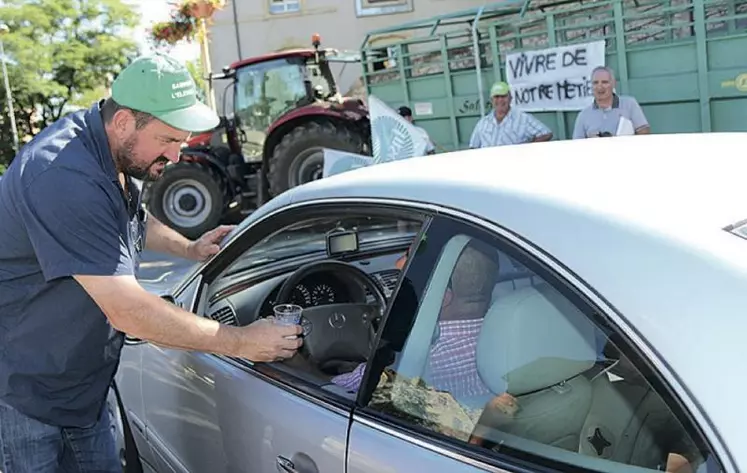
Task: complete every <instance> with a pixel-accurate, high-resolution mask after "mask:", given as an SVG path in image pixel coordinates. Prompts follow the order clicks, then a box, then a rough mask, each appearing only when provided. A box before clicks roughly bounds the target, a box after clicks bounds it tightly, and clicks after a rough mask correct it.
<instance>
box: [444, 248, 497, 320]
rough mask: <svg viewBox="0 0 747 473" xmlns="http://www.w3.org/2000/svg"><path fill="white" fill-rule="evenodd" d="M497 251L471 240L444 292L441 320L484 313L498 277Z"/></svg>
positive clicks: (473, 317)
mask: <svg viewBox="0 0 747 473" xmlns="http://www.w3.org/2000/svg"><path fill="white" fill-rule="evenodd" d="M498 269H499V265H498V253H497V252H496V251H495V250H494V249H493V248H491V247H490V246H489V245H486V244H485V243H482V242H480V241H478V240H475V239H472V240H471V241H470V242H469V243H468V244H467V246H465V247H464V249H463V250H462V253H461V254H460V255H459V258H458V259H457V262H456V265H455V266H454V271H453V272H452V274H451V279H450V281H449V288H447V289H446V293H445V294H444V299H443V304H442V311H441V319H444V320H455V319H475V318H481V317H484V316H485V312H487V310H488V306H489V304H490V301H491V300H492V296H493V288H494V287H495V283H496V281H497V278H498Z"/></svg>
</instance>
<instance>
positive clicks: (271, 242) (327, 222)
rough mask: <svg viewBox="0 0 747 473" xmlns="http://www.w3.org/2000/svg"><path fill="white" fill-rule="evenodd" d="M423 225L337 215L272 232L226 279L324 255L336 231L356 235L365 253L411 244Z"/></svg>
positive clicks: (236, 263)
mask: <svg viewBox="0 0 747 473" xmlns="http://www.w3.org/2000/svg"><path fill="white" fill-rule="evenodd" d="M420 225H421V221H419V220H414V219H409V218H395V217H390V216H372V215H367V214H366V213H364V212H362V213H357V214H356V213H346V214H341V213H335V214H333V215H323V216H319V217H314V218H308V219H303V220H300V221H296V222H294V223H291V224H289V225H287V226H284V227H282V228H281V229H279V230H277V231H275V232H272V233H270V234H268V235H267V236H265V237H264V238H262V239H261V240H260V241H259V242H257V243H256V244H254V245H252V247H251V248H249V249H248V250H247V251H245V252H244V253H243V254H242V255H241V256H239V257H238V258H236V259H235V260H234V261H233V262H232V263H231V264H230V265H229V266H228V268H226V270H225V272H224V275H231V274H233V273H237V272H241V271H244V270H247V269H251V268H253V267H255V266H259V265H262V264H266V263H270V262H274V261H277V260H281V259H284V258H291V257H293V258H295V257H299V256H308V255H312V254H319V253H324V252H326V250H327V235H328V234H329V233H330V232H334V231H355V232H356V233H357V234H358V244H359V246H360V248H361V249H367V248H370V247H372V246H376V245H377V244H379V243H384V242H396V241H397V240H403V241H406V240H411V239H412V238H413V237H414V235H415V234H416V233H417V232H418V230H419V228H420Z"/></svg>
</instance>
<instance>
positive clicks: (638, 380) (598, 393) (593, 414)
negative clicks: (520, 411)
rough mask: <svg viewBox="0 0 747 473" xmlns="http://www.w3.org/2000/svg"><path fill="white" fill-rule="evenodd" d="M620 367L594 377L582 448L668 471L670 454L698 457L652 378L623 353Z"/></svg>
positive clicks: (595, 454)
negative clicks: (614, 371) (616, 375)
mask: <svg viewBox="0 0 747 473" xmlns="http://www.w3.org/2000/svg"><path fill="white" fill-rule="evenodd" d="M620 362H621V363H620V365H621V366H622V368H623V369H622V370H616V373H619V374H621V375H622V376H623V377H622V378H620V377H614V378H612V379H614V381H613V380H612V379H611V377H610V376H609V375H608V374H607V373H602V374H600V375H599V376H597V377H596V378H595V379H594V380H593V381H592V403H591V409H590V410H589V415H588V417H587V419H586V421H585V422H584V426H583V429H582V431H581V437H580V441H579V447H578V452H579V453H581V454H584V455H587V456H590V457H595V458H601V459H606V460H611V461H615V462H619V463H623V464H626V465H633V466H639V467H643V468H649V469H654V470H664V469H665V467H666V464H667V458H668V456H669V453H678V454H680V455H683V456H685V457H688V458H689V459H690V460H691V461H695V462H700V461H702V458H700V457H698V458H694V457H693V455H696V456H699V453H698V450H697V448H696V447H695V445H694V444H693V443H692V441H691V440H690V437H689V436H688V435H687V433H686V432H685V430H684V429H683V427H682V426H681V424H680V423H679V421H678V420H677V418H676V417H675V415H674V414H673V413H672V412H671V411H670V410H669V408H668V407H667V405H666V404H665V403H664V401H663V400H662V399H661V397H660V396H659V395H658V394H657V393H656V392H655V391H654V390H653V389H652V388H651V387H650V386H649V384H648V382H647V381H646V380H645V379H644V378H643V377H642V376H641V375H640V374H639V373H638V372H637V370H635V368H633V367H632V365H630V363H629V362H628V361H627V359H626V358H624V357H623V356H620Z"/></svg>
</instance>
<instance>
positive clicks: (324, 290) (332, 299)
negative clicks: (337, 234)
mask: <svg viewBox="0 0 747 473" xmlns="http://www.w3.org/2000/svg"><path fill="white" fill-rule="evenodd" d="M351 284H352V283H349V282H345V281H343V280H341V279H340V278H339V277H338V276H336V275H334V274H333V273H317V274H311V275H309V276H307V277H305V278H304V279H302V280H301V282H299V283H298V284H297V285H296V287H295V288H294V289H293V292H292V293H291V299H290V301H286V302H288V303H290V304H296V305H300V306H301V307H304V308H306V307H315V306H318V305H327V304H342V303H345V302H363V301H364V300H365V294H361V292H362V289H359V288H357V287H351ZM279 291H280V286H277V287H276V288H275V289H273V291H272V292H271V293H270V295H269V297H268V298H267V299H266V300H265V302H264V304H262V308H261V309H260V313H261V314H272V308H273V306H275V304H276V303H277V296H278V292H279Z"/></svg>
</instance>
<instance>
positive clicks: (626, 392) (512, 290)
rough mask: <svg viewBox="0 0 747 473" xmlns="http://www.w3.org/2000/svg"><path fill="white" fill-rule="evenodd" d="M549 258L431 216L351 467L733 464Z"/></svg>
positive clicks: (384, 344) (354, 435) (395, 314)
mask: <svg viewBox="0 0 747 473" xmlns="http://www.w3.org/2000/svg"><path fill="white" fill-rule="evenodd" d="M448 214H451V216H450V215H448ZM457 217H459V218H457ZM462 218H464V219H469V220H471V223H469V224H467V223H465V220H462ZM543 258H544V257H543V256H542V255H541V254H540V253H538V252H536V251H533V250H532V248H530V247H528V246H527V245H526V243H524V242H520V241H518V240H517V239H515V238H513V237H512V236H511V235H510V234H509V233H507V232H504V231H502V230H501V229H500V228H497V227H495V226H493V225H490V224H487V223H484V222H476V221H475V220H474V218H470V217H466V216H461V215H458V214H456V213H454V212H453V211H447V210H444V214H442V215H440V216H439V217H437V218H435V219H434V220H433V222H432V223H431V224H430V225H429V227H428V229H427V231H426V233H425V234H424V237H423V239H422V243H420V244H419V246H418V247H417V250H416V251H415V252H414V254H412V255H411V256H410V258H409V261H408V262H407V265H406V267H405V273H404V276H403V278H402V282H401V285H400V287H399V289H398V292H397V295H396V298H395V300H394V302H393V304H392V305H391V307H390V310H389V313H388V315H387V318H386V321H385V327H384V329H383V332H382V335H381V337H380V340H379V342H378V346H377V350H376V353H375V355H374V357H373V362H372V363H371V365H370V367H369V371H370V372H369V373H367V374H366V381H365V382H364V385H363V386H362V388H361V390H360V392H359V397H358V400H357V404H358V407H357V408H356V410H355V412H354V415H353V422H352V426H351V430H350V437H349V443H348V460H347V471H348V473H370V472H374V471H376V472H379V471H387V472H409V471H432V472H465V473H466V472H476V471H498V472H527V471H574V472H587V471H589V472H590V471H601V472H618V471H619V472H628V471H631V472H645V471H671V472H674V471H677V472H698V473H700V472H721V471H723V469H722V468H721V467H720V465H719V462H718V459H717V458H716V456H715V455H714V454H713V453H712V451H711V450H710V448H709V447H708V443H707V442H706V441H705V439H704V438H702V437H701V436H700V434H699V432H700V431H699V430H698V429H696V428H695V426H693V425H691V424H690V421H689V420H688V419H691V418H692V417H690V416H688V415H687V413H685V412H683V410H682V408H681V404H680V403H677V402H673V398H672V397H671V396H670V393H669V392H667V393H664V394H662V393H661V391H660V390H659V389H660V386H663V385H664V384H663V380H662V379H658V378H657V379H656V380H655V382H652V381H651V379H652V378H651V376H655V374H653V373H651V371H650V369H649V368H648V367H645V368H641V366H642V363H643V362H642V361H641V359H640V358H639V357H638V354H639V353H640V352H638V351H636V350H635V348H634V347H632V343H631V342H628V341H627V340H626V338H625V336H624V335H623V332H622V331H621V330H618V329H616V327H615V324H614V323H613V320H614V318H613V317H612V316H609V317H607V316H604V317H603V314H605V313H607V314H609V312H605V310H603V308H601V307H597V306H592V304H591V302H590V300H591V299H587V298H585V297H583V296H582V295H581V294H583V293H584V292H583V291H584V289H583V287H582V286H581V285H580V283H578V282H576V281H571V280H570V277H569V276H568V275H562V276H561V275H560V274H559V273H558V272H556V271H554V270H552V269H550V268H552V267H553V266H552V265H551V264H550V263H549V262H548V261H547V260H543ZM390 360H394V361H393V362H390ZM643 373H647V375H645V376H644V374H643ZM382 452H386V453H385V454H382Z"/></svg>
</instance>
